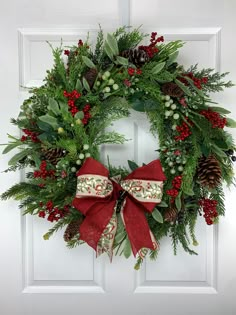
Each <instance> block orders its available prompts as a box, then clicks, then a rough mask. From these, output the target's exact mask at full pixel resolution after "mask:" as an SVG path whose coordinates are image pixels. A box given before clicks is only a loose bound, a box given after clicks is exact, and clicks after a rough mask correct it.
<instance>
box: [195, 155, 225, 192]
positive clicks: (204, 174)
mask: <svg viewBox="0 0 236 315" xmlns="http://www.w3.org/2000/svg"><path fill="white" fill-rule="evenodd" d="M197 176H198V178H199V181H200V183H201V185H202V186H207V187H209V188H211V189H213V188H215V187H216V186H217V185H218V184H219V183H220V181H221V176H222V173H221V168H220V164H219V162H218V161H217V159H216V158H215V157H214V156H213V155H209V156H208V157H207V158H206V157H205V156H202V157H201V158H200V159H199V162H198V169H197Z"/></svg>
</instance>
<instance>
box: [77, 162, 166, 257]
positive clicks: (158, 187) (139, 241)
mask: <svg viewBox="0 0 236 315" xmlns="http://www.w3.org/2000/svg"><path fill="white" fill-rule="evenodd" d="M77 176H78V178H77V192H76V197H75V199H74V200H73V206H74V207H75V208H77V209H78V210H79V211H80V212H82V213H83V215H85V219H84V221H83V222H82V224H81V226H80V239H81V240H84V241H85V242H87V243H88V244H89V245H90V246H91V247H93V248H94V249H95V250H96V252H97V254H101V253H102V252H104V251H106V252H108V254H109V256H110V258H111V257H112V246H113V241H114V238H115V234H116V229H117V218H116V212H121V217H122V220H123V223H124V225H125V228H126V231H127V235H128V238H129V240H130V243H131V247H132V251H133V254H134V255H136V254H137V252H138V251H140V250H141V249H142V248H150V249H155V248H156V247H157V243H156V241H155V239H154V236H153V235H152V233H151V231H150V229H149V226H148V223H147V220H146V217H145V214H144V212H145V211H148V212H151V211H152V210H153V208H154V207H155V205H156V204H157V203H159V202H161V198H162V186H163V180H165V175H164V174H163V172H162V168H161V164H160V161H158V160H155V161H153V162H151V163H149V164H148V165H145V166H142V167H140V168H138V169H136V170H135V171H134V172H132V173H131V174H129V175H128V176H127V177H126V178H125V179H124V180H121V181H119V180H118V179H117V178H116V179H115V178H111V179H109V172H108V170H107V169H106V168H105V167H104V166H103V165H102V164H101V163H100V162H98V161H96V160H94V159H92V158H87V159H86V161H85V163H84V164H83V166H82V167H81V169H80V170H79V171H78V172H77Z"/></svg>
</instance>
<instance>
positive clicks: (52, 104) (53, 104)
mask: <svg viewBox="0 0 236 315" xmlns="http://www.w3.org/2000/svg"><path fill="white" fill-rule="evenodd" d="M48 110H51V111H52V112H53V113H54V114H55V115H59V114H60V109H59V106H58V103H57V101H56V100H54V99H53V98H51V97H50V98H49V104H48Z"/></svg>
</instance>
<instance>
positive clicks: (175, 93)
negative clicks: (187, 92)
mask: <svg viewBox="0 0 236 315" xmlns="http://www.w3.org/2000/svg"><path fill="white" fill-rule="evenodd" d="M161 90H162V92H163V93H164V94H165V95H169V96H172V97H181V96H183V95H184V92H183V90H181V88H180V87H179V86H178V85H177V84H176V83H174V82H168V83H164V84H163V85H162V87H161Z"/></svg>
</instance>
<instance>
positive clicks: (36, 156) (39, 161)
mask: <svg viewBox="0 0 236 315" xmlns="http://www.w3.org/2000/svg"><path fill="white" fill-rule="evenodd" d="M31 158H32V159H33V161H34V163H35V166H36V168H39V167H40V164H41V160H40V158H39V155H38V154H37V153H36V152H33V153H31Z"/></svg>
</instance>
